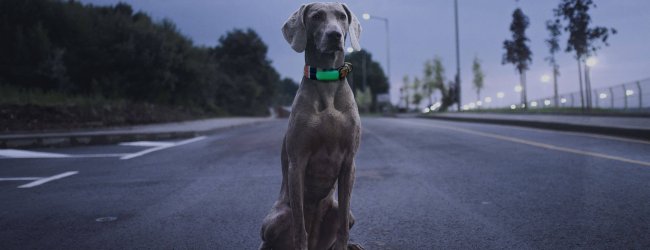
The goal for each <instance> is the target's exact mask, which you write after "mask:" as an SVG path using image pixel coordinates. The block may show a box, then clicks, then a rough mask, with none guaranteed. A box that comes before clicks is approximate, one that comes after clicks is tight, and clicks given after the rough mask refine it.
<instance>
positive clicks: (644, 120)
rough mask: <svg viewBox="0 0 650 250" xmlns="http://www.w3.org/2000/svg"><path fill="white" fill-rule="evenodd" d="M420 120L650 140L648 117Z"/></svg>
mask: <svg viewBox="0 0 650 250" xmlns="http://www.w3.org/2000/svg"><path fill="white" fill-rule="evenodd" d="M420 117H422V118H429V119H440V120H450V121H461V122H479V123H491V124H503V125H514V126H523V127H533V128H542V129H552V130H564V131H575V132H587V133H597V134H606V135H613V136H623V137H630V138H637V139H644V140H650V117H617V116H597V115H562V114H496V113H441V114H432V115H422V116H420Z"/></svg>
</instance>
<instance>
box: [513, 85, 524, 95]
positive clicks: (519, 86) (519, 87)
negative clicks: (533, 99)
mask: <svg viewBox="0 0 650 250" xmlns="http://www.w3.org/2000/svg"><path fill="white" fill-rule="evenodd" d="M523 89H524V88H522V87H521V85H517V86H515V92H517V93H519V92H521V91H522V90H523Z"/></svg>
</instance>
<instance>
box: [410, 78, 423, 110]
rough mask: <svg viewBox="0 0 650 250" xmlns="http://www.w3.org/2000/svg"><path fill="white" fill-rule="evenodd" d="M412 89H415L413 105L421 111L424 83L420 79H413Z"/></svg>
mask: <svg viewBox="0 0 650 250" xmlns="http://www.w3.org/2000/svg"><path fill="white" fill-rule="evenodd" d="M411 87H412V88H413V104H414V105H415V108H416V109H417V110H420V102H422V90H421V87H422V82H420V79H418V78H417V77H416V78H415V79H413V85H411Z"/></svg>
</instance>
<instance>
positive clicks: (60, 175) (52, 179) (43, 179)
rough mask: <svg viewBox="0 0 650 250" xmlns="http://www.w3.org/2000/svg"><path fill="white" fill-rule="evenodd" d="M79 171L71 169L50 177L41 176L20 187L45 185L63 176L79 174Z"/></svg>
mask: <svg viewBox="0 0 650 250" xmlns="http://www.w3.org/2000/svg"><path fill="white" fill-rule="evenodd" d="M78 173H79V172H78V171H70V172H65V173H62V174H57V175H54V176H50V177H45V178H40V179H38V180H35V181H32V182H30V183H27V184H25V185H20V186H18V188H32V187H36V186H39V185H43V184H45V183H47V182H50V181H54V180H58V179H62V178H65V177H68V176H71V175H75V174H78Z"/></svg>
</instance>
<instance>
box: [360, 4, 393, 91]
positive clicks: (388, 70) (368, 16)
mask: <svg viewBox="0 0 650 250" xmlns="http://www.w3.org/2000/svg"><path fill="white" fill-rule="evenodd" d="M361 17H362V18H363V20H370V19H375V20H380V21H384V24H385V25H386V26H385V27H386V73H387V74H388V85H389V86H390V39H388V37H389V29H388V18H385V17H379V16H371V15H370V14H368V13H363V14H362V15H361ZM389 89H390V88H389Z"/></svg>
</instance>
